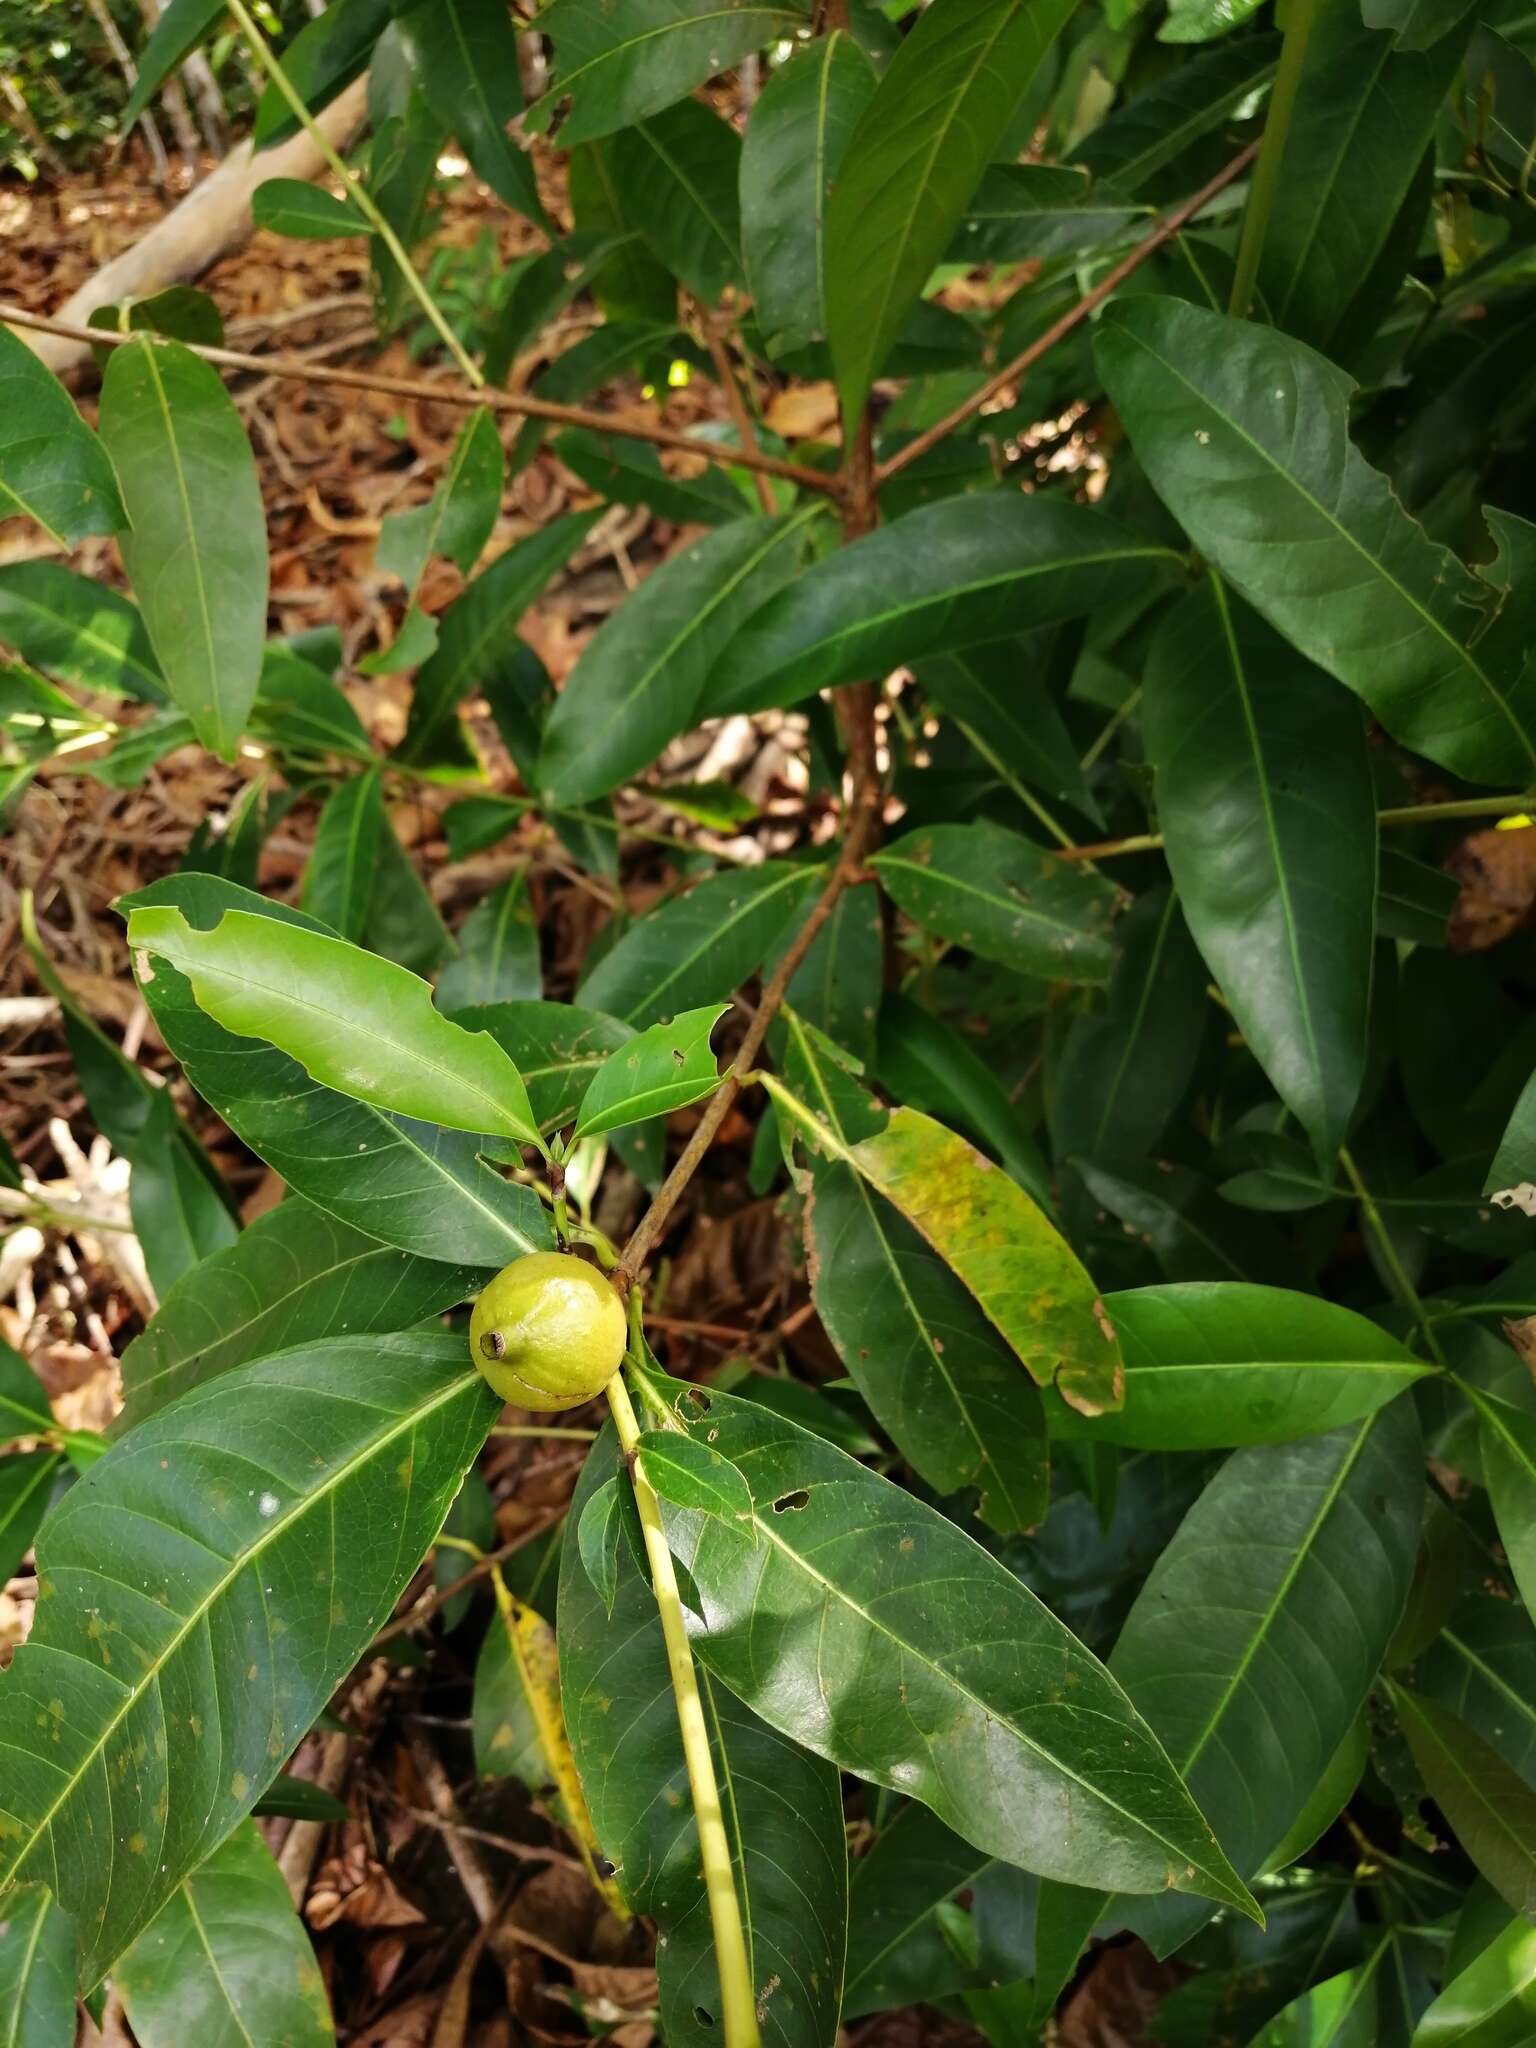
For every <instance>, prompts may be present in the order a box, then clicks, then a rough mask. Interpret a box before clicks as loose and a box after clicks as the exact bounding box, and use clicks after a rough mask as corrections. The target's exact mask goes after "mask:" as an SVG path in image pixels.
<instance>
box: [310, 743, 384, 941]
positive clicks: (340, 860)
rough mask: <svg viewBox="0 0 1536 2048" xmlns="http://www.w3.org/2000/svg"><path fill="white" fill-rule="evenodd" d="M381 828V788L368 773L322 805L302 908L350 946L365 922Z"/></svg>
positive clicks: (345, 784) (373, 771)
mask: <svg viewBox="0 0 1536 2048" xmlns="http://www.w3.org/2000/svg"><path fill="white" fill-rule="evenodd" d="M383 829H384V791H383V784H382V782H381V781H380V777H379V771H378V769H377V768H370V769H369V770H368V772H367V773H366V774H364V775H354V776H351V777H350V778H349V779H348V780H347V781H346V782H343V783H341V784H340V785H339V786H338V787H337V789H336V790H335V791H334V793H333V794H332V796H331V797H330V799H329V800H328V802H327V803H326V806H325V809H324V810H323V811H322V812H321V813H320V822H319V823H318V824H317V825H316V827H315V843H314V845H313V847H312V848H311V849H310V855H309V861H308V863H307V865H306V866H305V869H304V888H303V893H302V895H301V897H300V901H301V902H302V903H303V905H304V908H305V909H306V910H307V911H308V912H309V914H310V916H311V917H317V918H318V919H319V920H320V922H321V923H322V924H324V925H329V926H330V928H331V930H332V931H333V932H336V933H337V934H338V935H339V936H340V937H341V938H344V939H350V940H351V941H352V943H353V944H354V945H355V944H356V943H357V942H358V940H360V939H361V938H362V935H363V928H364V926H365V925H366V924H367V922H368V904H369V901H370V899H371V898H372V895H373V880H374V874H375V870H376V867H377V863H378V858H379V840H380V837H381V835H382V833H383Z"/></svg>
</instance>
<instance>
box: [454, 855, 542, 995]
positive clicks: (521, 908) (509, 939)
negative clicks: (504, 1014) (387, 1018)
mask: <svg viewBox="0 0 1536 2048" xmlns="http://www.w3.org/2000/svg"><path fill="white" fill-rule="evenodd" d="M527 881H528V878H527V874H526V872H525V871H524V870H522V869H519V870H518V872H517V873H516V874H513V875H509V876H508V877H507V879H506V881H504V882H503V883H502V884H501V886H500V887H499V888H496V889H493V890H492V891H491V893H490V895H489V896H487V897H485V898H483V900H482V901H481V902H479V903H477V904H476V905H475V907H474V909H473V910H472V911H471V912H470V913H469V916H468V917H467V918H466V919H465V920H464V923H463V925H462V927H461V928H460V931H459V950H458V953H457V954H456V956H455V957H454V958H453V959H452V960H450V961H449V963H448V965H447V966H446V967H445V968H444V969H443V971H442V974H441V975H440V976H439V977H438V983H437V1000H438V1004H439V1006H440V1007H441V1008H442V1009H443V1010H445V1011H447V1012H448V1013H449V1014H450V1015H451V1014H452V1013H453V1012H455V1011H457V1010H462V1009H463V1008H464V1007H465V1006H466V1005H468V1004H473V1003H510V1002H525V1001H536V1000H537V999H538V995H539V991H540V988H541V987H542V985H543V984H542V980H541V973H540V967H539V928H538V925H537V923H536V921H535V919H534V915H533V909H532V906H531V905H530V904H529V901H528V887H527Z"/></svg>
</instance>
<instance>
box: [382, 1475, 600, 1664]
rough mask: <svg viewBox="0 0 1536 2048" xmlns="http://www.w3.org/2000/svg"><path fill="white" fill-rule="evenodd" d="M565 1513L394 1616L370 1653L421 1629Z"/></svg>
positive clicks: (480, 1560)
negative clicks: (425, 1622) (454, 1599)
mask: <svg viewBox="0 0 1536 2048" xmlns="http://www.w3.org/2000/svg"><path fill="white" fill-rule="evenodd" d="M564 1513H565V1509H564V1507H563V1506H561V1507H558V1508H556V1509H555V1510H554V1511H553V1512H552V1513H550V1514H547V1515H545V1516H544V1517H543V1519H542V1520H541V1521H538V1522H535V1523H534V1525H533V1527H532V1528H531V1529H524V1530H523V1532H522V1534H521V1535H520V1536H514V1537H513V1538H512V1540H511V1542H510V1543H503V1544H502V1546H501V1548H500V1549H499V1550H488V1551H487V1552H486V1553H485V1555H484V1557H480V1558H477V1559H476V1560H475V1562H474V1563H473V1564H472V1565H471V1566H470V1568H469V1570H468V1571H467V1572H463V1573H461V1574H460V1576H459V1577H458V1578H456V1579H452V1580H450V1581H449V1583H448V1584H447V1585H446V1586H439V1587H437V1589H436V1590H435V1591H434V1592H431V1593H428V1594H427V1595H426V1596H425V1597H424V1598H422V1599H420V1600H418V1601H417V1602H416V1605H415V1606H414V1607H412V1608H411V1609H410V1611H409V1612H408V1613H406V1614H401V1615H397V1616H396V1617H395V1619H394V1620H393V1621H391V1622H387V1623H386V1624H385V1625H384V1627H383V1628H381V1629H380V1630H379V1632H378V1634H377V1635H376V1636H375V1637H374V1639H373V1641H372V1642H371V1643H370V1644H369V1645H368V1648H369V1650H370V1651H372V1650H376V1649H378V1647H379V1645H380V1644H381V1643H387V1642H391V1641H393V1639H394V1638H395V1637H396V1636H403V1635H405V1634H407V1633H408V1631H409V1630H411V1629H413V1628H420V1627H421V1625H422V1623H423V1622H424V1621H430V1620H431V1619H432V1617H433V1615H434V1614H436V1612H437V1610H438V1609H439V1608H440V1607H446V1606H447V1604H448V1602H449V1601H450V1600H451V1599H452V1598H453V1596H454V1594H455V1593H462V1592H463V1590H464V1588H465V1587H466V1586H472V1585H473V1584H474V1583H475V1581H476V1579H482V1578H484V1577H485V1574H486V1573H487V1572H490V1571H494V1570H495V1569H496V1567H497V1565H499V1564H504V1563H505V1562H506V1560H507V1559H508V1558H509V1557H511V1556H512V1555H513V1554H514V1552H516V1551H519V1550H522V1549H524V1548H526V1546H527V1545H528V1544H530V1543H533V1542H536V1541H537V1539H538V1538H539V1537H540V1536H542V1535H543V1534H544V1532H545V1530H546V1529H552V1528H553V1527H554V1526H555V1524H556V1522H558V1521H559V1520H560V1518H561V1517H562V1516H563V1515H564Z"/></svg>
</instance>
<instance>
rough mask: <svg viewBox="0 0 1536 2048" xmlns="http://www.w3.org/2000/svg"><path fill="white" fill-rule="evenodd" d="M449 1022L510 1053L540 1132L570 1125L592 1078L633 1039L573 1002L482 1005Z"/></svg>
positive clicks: (624, 1028)
mask: <svg viewBox="0 0 1536 2048" xmlns="http://www.w3.org/2000/svg"><path fill="white" fill-rule="evenodd" d="M454 1021H455V1022H456V1023H459V1024H462V1025H464V1026H465V1028H466V1029H467V1030H470V1031H488V1032H489V1033H490V1034H491V1036H492V1038H494V1039H495V1040H496V1042H497V1043H498V1044H499V1045H500V1046H502V1047H503V1048H504V1049H505V1050H506V1052H507V1053H509V1054H510V1055H511V1057H512V1059H513V1060H514V1061H515V1062H516V1064H517V1067H518V1071H519V1072H520V1073H521V1074H522V1077H523V1080H524V1082H525V1083H526V1084H527V1088H528V1098H529V1100H530V1101H531V1102H532V1104H533V1112H534V1115H535V1116H536V1117H537V1118H538V1120H539V1128H540V1130H542V1131H548V1130H553V1129H556V1128H558V1127H559V1126H561V1125H564V1124H569V1123H573V1122H574V1121H575V1118H576V1112H577V1107H578V1105H579V1104H580V1102H581V1099H582V1097H583V1095H584V1094H585V1093H586V1091H587V1088H588V1086H589V1085H590V1083H591V1080H592V1077H593V1075H594V1074H595V1073H597V1072H598V1070H599V1069H600V1068H601V1067H602V1066H603V1065H604V1064H605V1063H606V1061H607V1060H608V1057H609V1055H610V1054H611V1053H614V1052H617V1051H618V1049H619V1047H620V1046H621V1045H625V1044H627V1043H628V1041H629V1040H630V1039H631V1038H633V1037H634V1031H633V1028H632V1027H631V1026H630V1025H628V1024H621V1023H620V1022H619V1020H618V1018H617V1017H608V1016H604V1015H603V1014H602V1012H601V1011H598V1010H584V1009H582V1008H581V1007H580V1006H579V1005H578V1004H576V1003H535V1002H510V1003H509V1002H501V1003H485V1004H482V1005H480V1006H478V1007H475V1008H471V1009H467V1010H459V1011H456V1012H455V1013H454Z"/></svg>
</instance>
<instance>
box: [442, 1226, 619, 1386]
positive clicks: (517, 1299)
mask: <svg viewBox="0 0 1536 2048" xmlns="http://www.w3.org/2000/svg"><path fill="white" fill-rule="evenodd" d="M627 1335H628V1332H627V1330H626V1328H625V1318H624V1309H623V1305H622V1303H621V1302H620V1300H619V1297H618V1296H617V1295H616V1294H615V1293H614V1291H613V1289H612V1288H611V1287H610V1286H609V1285H608V1282H607V1281H606V1280H605V1279H604V1278H603V1277H602V1275H601V1274H600V1273H599V1272H598V1271H597V1270H596V1268H595V1267H593V1266H589V1265H588V1264H587V1263H586V1261H585V1260H584V1259H578V1258H574V1257H573V1256H572V1255H571V1253H569V1252H530V1253H529V1254H528V1256H527V1257H526V1258H523V1259H514V1260H513V1261H512V1263H511V1265H510V1266H503V1267H502V1269H501V1271H500V1272H499V1273H498V1274H497V1275H496V1278H495V1279H494V1280H492V1281H491V1283H490V1284H489V1286H488V1287H487V1288H486V1290H485V1292H484V1293H483V1294H482V1295H481V1297H480V1299H479V1300H478V1301H477V1302H476V1303H475V1312H474V1314H473V1315H472V1316H471V1317H470V1322H469V1349H470V1356H471V1357H472V1358H473V1359H474V1361H475V1364H476V1365H477V1366H479V1368H480V1370H481V1372H482V1373H484V1375H485V1377H486V1379H487V1380H488V1381H489V1382H490V1384H491V1386H492V1387H493V1388H494V1389H495V1391H496V1392H497V1393H498V1394H500V1396H501V1398H502V1399H503V1400H504V1401H512V1402H515V1403H516V1404H517V1406H518V1407H519V1408H531V1409H534V1410H535V1411H537V1413H539V1414H541V1415H554V1414H557V1413H558V1412H559V1411H560V1410H561V1409H562V1408H579V1407H580V1406H581V1403H582V1402H583V1401H590V1400H591V1398H592V1396H593V1395H594V1394H600V1393H601V1392H602V1391H603V1388H604V1387H605V1386H607V1384H608V1382H609V1380H610V1379H612V1377H613V1375H614V1374H615V1373H616V1372H617V1371H618V1369H619V1362H620V1360H621V1359H622V1358H623V1356H624V1346H625V1342H626V1339H627Z"/></svg>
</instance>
